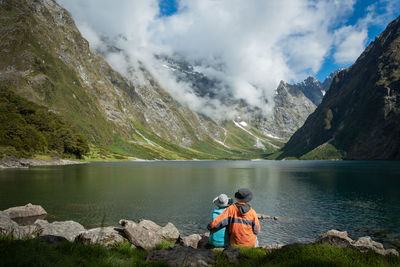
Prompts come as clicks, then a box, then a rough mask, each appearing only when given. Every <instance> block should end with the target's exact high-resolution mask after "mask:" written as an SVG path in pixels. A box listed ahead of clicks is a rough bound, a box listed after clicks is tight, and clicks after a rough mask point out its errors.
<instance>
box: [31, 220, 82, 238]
mask: <svg viewBox="0 0 400 267" xmlns="http://www.w3.org/2000/svg"><path fill="white" fill-rule="evenodd" d="M34 225H35V226H36V227H37V232H38V233H39V235H41V236H44V235H52V236H61V237H64V238H66V239H67V240H69V241H74V240H75V238H76V237H77V236H78V235H79V234H80V233H81V232H84V231H86V229H85V228H84V227H83V226H82V225H81V224H79V223H77V222H74V221H63V222H52V223H49V222H48V221H46V220H36V221H35V223H34Z"/></svg>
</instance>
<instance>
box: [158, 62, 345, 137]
mask: <svg viewBox="0 0 400 267" xmlns="http://www.w3.org/2000/svg"><path fill="white" fill-rule="evenodd" d="M158 59H159V60H160V64H162V65H163V66H164V67H166V68H167V69H169V70H170V73H171V75H174V76H175V78H176V80H177V81H178V82H181V81H183V82H185V83H188V84H190V86H191V88H193V90H194V92H195V93H196V95H198V96H200V97H207V98H210V99H218V100H219V101H220V102H221V103H222V104H224V105H227V106H230V107H233V109H234V110H236V112H237V114H239V116H240V118H241V119H245V120H246V121H247V122H249V123H251V124H252V125H253V126H255V127H256V128H257V129H258V130H260V131H261V132H262V133H264V134H265V135H269V136H274V137H276V138H281V139H288V138H289V137H290V136H291V135H292V134H293V133H294V132H295V131H296V130H297V129H298V128H300V127H301V126H302V125H303V123H304V121H305V120H306V119H307V117H308V115H310V114H311V113H312V112H313V111H314V110H315V108H316V107H317V106H318V105H319V104H320V103H321V101H322V98H323V95H324V93H325V92H326V91H327V90H328V89H329V86H330V84H331V82H332V79H333V77H334V76H335V75H336V73H337V72H333V73H332V74H331V75H329V76H328V77H327V78H326V79H325V81H324V82H323V83H321V82H320V81H318V80H317V79H316V78H314V77H308V78H307V79H306V80H304V81H303V82H301V83H297V84H294V85H290V84H288V83H285V82H283V81H282V82H281V83H280V84H279V86H278V88H277V90H276V94H275V96H274V105H273V106H274V107H273V108H272V112H271V113H270V114H265V112H263V111H262V110H261V109H260V108H258V107H255V106H251V105H249V104H248V103H246V101H245V100H243V99H235V98H234V97H233V96H232V95H231V94H230V93H229V92H230V91H231V90H229V89H228V88H227V87H228V85H226V84H224V83H223V81H221V80H218V79H216V78H210V77H208V76H207V75H205V74H203V73H201V72H199V71H196V68H195V67H194V66H192V65H191V64H190V63H188V62H187V61H185V60H184V59H182V58H180V57H179V56H176V57H174V58H171V57H167V56H159V57H158ZM216 91H218V93H216ZM264 101H265V102H266V103H267V102H268V101H267V99H264Z"/></svg>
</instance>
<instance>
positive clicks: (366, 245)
mask: <svg viewBox="0 0 400 267" xmlns="http://www.w3.org/2000/svg"><path fill="white" fill-rule="evenodd" d="M352 245H353V247H354V248H356V249H358V250H360V251H363V252H365V251H368V250H372V251H375V252H376V253H378V254H381V255H390V254H391V255H396V256H399V253H398V252H397V251H396V250H395V249H385V248H384V247H383V245H382V244H381V243H379V242H376V241H374V240H372V239H371V237H369V236H364V237H360V238H359V239H358V240H357V241H355V242H354V243H353V244H352Z"/></svg>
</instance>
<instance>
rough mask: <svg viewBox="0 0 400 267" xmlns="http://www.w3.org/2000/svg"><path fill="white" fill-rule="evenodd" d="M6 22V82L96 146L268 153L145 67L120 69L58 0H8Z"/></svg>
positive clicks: (197, 154)
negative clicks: (94, 47) (186, 102)
mask: <svg viewBox="0 0 400 267" xmlns="http://www.w3.org/2000/svg"><path fill="white" fill-rule="evenodd" d="M0 21H1V24H0V25H1V26H0V36H1V37H0V58H1V61H0V85H2V87H4V88H8V89H10V90H13V91H15V92H17V93H18V94H20V95H22V96H23V97H25V98H26V99H28V100H31V101H34V102H36V103H38V104H41V105H44V106H46V107H48V108H49V110H51V111H52V112H54V113H57V114H59V115H61V116H63V117H64V118H65V119H66V120H68V121H69V122H70V123H72V124H73V125H74V126H76V128H77V129H78V130H80V131H81V132H82V133H83V134H84V135H85V136H86V137H87V138H88V140H89V142H91V143H92V144H94V145H95V146H100V147H103V148H107V149H111V150H112V151H114V152H116V153H120V154H123V155H126V156H135V157H143V158H171V159H173V158H246V157H255V156H257V155H260V153H264V152H265V150H263V149H260V148H258V147H257V146H256V144H257V142H258V139H257V138H255V137H254V136H252V135H250V134H248V133H247V132H246V131H244V130H241V129H240V128H238V127H236V128H237V129H233V130H232V131H230V128H227V127H225V128H224V127H222V126H220V125H218V124H217V123H216V122H215V121H213V120H211V119H210V118H207V117H205V116H203V115H200V114H196V113H193V112H192V111H191V110H190V109H189V108H187V107H184V106H182V105H181V104H179V103H178V102H176V101H175V100H174V99H173V98H172V97H171V96H170V95H169V94H168V93H167V92H166V91H165V90H164V89H163V88H162V87H161V86H160V85H159V84H158V83H157V81H155V79H154V78H153V77H152V76H151V75H150V73H149V72H147V71H146V69H145V68H144V67H143V66H141V67H139V68H137V69H134V70H132V76H131V77H123V76H121V75H120V74H119V73H117V72H115V71H114V70H113V69H112V68H111V67H110V66H109V65H108V64H107V63H106V62H105V61H104V60H103V58H101V57H100V56H99V55H97V54H96V53H94V52H92V51H91V50H90V48H89V45H88V42H87V41H86V40H85V39H84V38H82V36H81V34H80V32H79V31H78V29H77V28H76V26H75V23H74V21H73V20H72V18H71V16H70V14H69V13H68V11H66V10H65V9H63V8H62V7H60V6H59V5H58V4H57V3H56V2H54V1H53V0H37V1H33V0H18V1H12V0H3V1H1V2H0ZM138 76H139V77H142V78H143V79H141V80H142V81H141V82H140V83H138V82H136V81H135V77H138ZM237 130H240V131H241V132H240V134H239V133H236V131H237ZM253 131H256V130H254V129H253ZM257 134H258V135H259V136H260V138H261V140H262V142H264V143H265V144H266V146H265V147H269V148H270V149H276V148H274V147H273V146H270V145H269V143H270V141H269V138H268V137H266V136H262V134H261V133H257ZM239 135H240V136H241V137H240V136H239ZM242 135H243V136H242ZM243 138H244V139H246V140H247V141H246V142H244V141H243ZM250 140H252V141H250ZM224 142H227V143H229V146H228V145H225V143H224ZM280 145H281V144H280Z"/></svg>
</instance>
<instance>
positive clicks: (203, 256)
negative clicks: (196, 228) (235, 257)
mask: <svg viewBox="0 0 400 267" xmlns="http://www.w3.org/2000/svg"><path fill="white" fill-rule="evenodd" d="M216 257H217V255H216V254H215V252H214V251H212V250H208V249H195V248H192V247H180V246H174V247H168V248H166V249H162V250H155V251H151V252H150V253H149V254H148V255H147V258H146V261H166V262H168V265H170V266H191V267H192V266H210V265H214V264H215V261H216Z"/></svg>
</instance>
